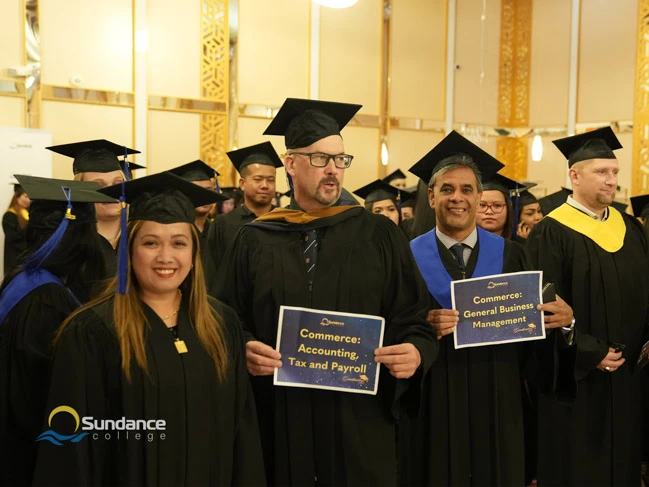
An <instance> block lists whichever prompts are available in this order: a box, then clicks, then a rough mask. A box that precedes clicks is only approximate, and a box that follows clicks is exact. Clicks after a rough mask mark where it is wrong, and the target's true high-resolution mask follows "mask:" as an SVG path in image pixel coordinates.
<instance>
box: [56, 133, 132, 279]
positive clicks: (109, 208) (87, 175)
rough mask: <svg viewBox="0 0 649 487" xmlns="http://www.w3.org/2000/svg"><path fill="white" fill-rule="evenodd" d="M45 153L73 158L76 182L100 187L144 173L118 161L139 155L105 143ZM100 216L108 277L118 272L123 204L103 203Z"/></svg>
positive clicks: (78, 144) (65, 146)
mask: <svg viewBox="0 0 649 487" xmlns="http://www.w3.org/2000/svg"><path fill="white" fill-rule="evenodd" d="M46 149H48V150H51V151H52V152H56V153H57V154H62V155H64V156H67V157H70V158H72V159H73V161H72V172H73V173H74V179H75V181H93V182H96V183H99V184H100V185H101V187H106V186H111V185H113V184H118V183H121V182H122V181H124V180H126V179H127V178H126V174H125V171H126V168H125V167H124V164H128V172H129V174H130V172H131V171H133V170H135V169H141V168H142V167H143V166H140V165H138V164H135V163H133V162H126V161H121V162H120V161H119V159H118V157H124V158H126V156H127V155H130V154H139V153H140V151H137V150H134V149H129V148H128V147H124V146H123V145H119V144H115V143H113V142H110V141H108V140H105V139H97V140H86V141H83V142H74V143H71V144H62V145H54V146H51V147H46ZM95 210H96V213H97V232H98V233H99V235H100V236H101V237H102V238H101V243H102V250H103V253H104V261H105V263H106V270H107V271H108V275H115V272H116V271H117V250H116V247H117V241H118V240H119V236H120V224H119V221H120V204H119V202H116V203H100V204H97V207H96V208H95Z"/></svg>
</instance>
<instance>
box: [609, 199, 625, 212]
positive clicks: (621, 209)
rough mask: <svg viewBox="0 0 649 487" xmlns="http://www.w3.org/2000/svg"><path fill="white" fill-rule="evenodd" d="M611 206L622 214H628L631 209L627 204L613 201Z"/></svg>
mask: <svg viewBox="0 0 649 487" xmlns="http://www.w3.org/2000/svg"><path fill="white" fill-rule="evenodd" d="M611 206H612V207H613V208H615V209H616V210H617V211H619V212H620V213H626V209H627V208H628V207H629V205H627V204H626V203H622V202H621V201H613V202H612V203H611Z"/></svg>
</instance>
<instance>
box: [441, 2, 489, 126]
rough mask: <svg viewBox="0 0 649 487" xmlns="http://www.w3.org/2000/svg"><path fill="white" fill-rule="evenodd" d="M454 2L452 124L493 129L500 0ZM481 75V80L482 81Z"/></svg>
mask: <svg viewBox="0 0 649 487" xmlns="http://www.w3.org/2000/svg"><path fill="white" fill-rule="evenodd" d="M482 10H483V1H482V0H461V1H458V2H457V10H456V19H455V64H456V70H455V92H454V112H455V113H454V117H453V119H454V121H455V122H459V123H477V124H485V125H496V122H497V120H498V58H499V43H500V0H489V1H488V2H486V13H485V18H484V21H482V20H481V17H482ZM481 73H484V77H483V78H482V79H481Z"/></svg>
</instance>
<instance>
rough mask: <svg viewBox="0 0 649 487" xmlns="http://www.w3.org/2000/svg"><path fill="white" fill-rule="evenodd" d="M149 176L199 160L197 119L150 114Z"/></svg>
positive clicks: (185, 116) (185, 114) (196, 116)
mask: <svg viewBox="0 0 649 487" xmlns="http://www.w3.org/2000/svg"><path fill="white" fill-rule="evenodd" d="M147 140H148V143H147V153H148V157H147V161H148V170H149V174H153V173H157V172H160V171H165V170H167V169H171V168H172V167H175V166H180V165H181V164H185V163H187V162H191V161H195V160H196V159H198V158H199V156H200V145H199V141H200V115H198V114H196V113H180V112H166V111H158V110H149V122H148V137H147Z"/></svg>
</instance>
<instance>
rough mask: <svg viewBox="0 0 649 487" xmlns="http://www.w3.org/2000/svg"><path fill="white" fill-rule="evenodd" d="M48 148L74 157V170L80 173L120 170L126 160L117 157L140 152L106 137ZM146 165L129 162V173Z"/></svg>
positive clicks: (75, 172)
mask: <svg viewBox="0 0 649 487" xmlns="http://www.w3.org/2000/svg"><path fill="white" fill-rule="evenodd" d="M46 149H48V150H51V151H52V152H56V153H57V154H62V155H64V156H67V157H71V158H73V159H74V161H73V162H72V172H73V173H74V174H79V173H82V172H102V173H103V172H112V171H120V170H123V169H124V168H123V167H122V164H123V162H124V161H121V162H120V161H119V160H118V159H117V158H118V157H121V156H124V159H126V157H127V156H128V155H129V154H140V151H138V150H135V149H129V148H128V147H125V146H123V145H118V144H115V143H113V142H110V141H109V140H106V139H97V140H86V141H83V142H74V143H72V144H62V145H53V146H50V147H46ZM143 167H144V166H140V165H139V164H135V163H134V162H128V171H126V170H125V171H124V172H125V173H127V174H126V175H127V176H129V174H128V173H130V171H132V170H134V169H142V168H143Z"/></svg>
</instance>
